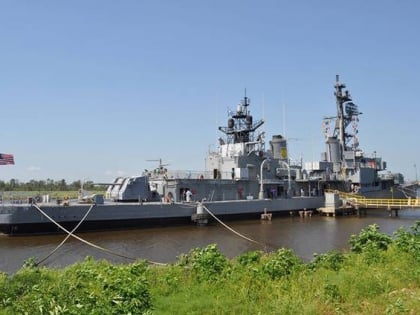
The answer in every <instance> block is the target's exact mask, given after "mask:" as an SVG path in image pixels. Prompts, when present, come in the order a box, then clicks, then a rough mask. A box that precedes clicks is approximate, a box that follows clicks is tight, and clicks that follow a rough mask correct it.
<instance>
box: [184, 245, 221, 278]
mask: <svg viewBox="0 0 420 315" xmlns="http://www.w3.org/2000/svg"><path fill="white" fill-rule="evenodd" d="M180 265H181V266H186V267H190V268H192V270H193V271H194V272H195V274H196V276H197V279H198V280H199V281H202V280H205V281H209V280H217V279H218V278H219V276H220V275H221V274H222V272H223V271H224V270H225V268H226V267H227V266H228V260H227V259H226V257H225V256H224V255H223V254H222V253H221V252H220V250H219V249H218V248H217V245H216V244H210V245H208V246H207V247H205V248H195V249H193V250H191V251H190V253H189V254H188V255H184V256H181V258H180Z"/></svg>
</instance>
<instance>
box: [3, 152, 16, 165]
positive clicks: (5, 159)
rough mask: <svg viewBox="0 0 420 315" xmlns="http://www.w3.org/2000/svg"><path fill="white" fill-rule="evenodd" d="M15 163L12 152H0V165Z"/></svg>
mask: <svg viewBox="0 0 420 315" xmlns="http://www.w3.org/2000/svg"><path fill="white" fill-rule="evenodd" d="M8 164H15V158H14V157H13V154H4V153H0V165H8Z"/></svg>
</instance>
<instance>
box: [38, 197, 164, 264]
mask: <svg viewBox="0 0 420 315" xmlns="http://www.w3.org/2000/svg"><path fill="white" fill-rule="evenodd" d="M33 206H34V207H35V208H36V209H37V210H38V211H39V212H40V213H41V214H42V215H44V216H45V217H46V218H47V219H48V220H50V221H51V222H52V223H54V224H55V225H56V226H58V227H59V228H60V229H61V230H63V231H64V232H66V233H67V234H69V235H70V236H72V237H74V238H75V239H77V240H79V241H81V242H82V243H85V244H86V245H89V246H92V247H94V248H96V249H99V250H101V251H104V252H106V253H109V254H111V255H115V256H119V257H122V258H126V259H131V260H137V258H133V257H129V256H125V255H122V254H119V253H117V252H114V251H112V250H109V249H107V248H104V247H101V246H99V245H96V244H93V243H91V242H89V241H86V240H84V239H83V238H81V237H79V236H77V235H76V234H72V232H70V231H68V230H67V229H66V228H65V227H63V226H61V225H60V224H59V223H58V222H56V221H54V219H53V218H51V217H50V216H49V215H48V214H46V213H45V212H44V211H42V210H41V208H39V207H38V205H36V204H33ZM146 261H147V262H148V263H150V264H154V265H159V266H166V265H167V264H164V263H160V262H154V261H151V260H146Z"/></svg>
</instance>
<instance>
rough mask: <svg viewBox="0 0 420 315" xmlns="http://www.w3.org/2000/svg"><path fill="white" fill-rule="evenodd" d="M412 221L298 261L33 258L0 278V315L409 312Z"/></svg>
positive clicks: (418, 268)
mask: <svg viewBox="0 0 420 315" xmlns="http://www.w3.org/2000/svg"><path fill="white" fill-rule="evenodd" d="M419 230H420V221H419V222H417V223H416V225H415V226H414V227H413V228H412V230H411V231H406V230H403V229H400V230H399V231H398V232H397V233H396V234H395V235H394V238H389V237H387V236H386V235H384V234H382V233H380V232H379V230H378V227H377V226H375V225H373V226H370V227H368V228H367V229H365V230H362V231H361V232H360V234H359V235H355V236H352V238H351V242H350V243H351V248H352V249H351V251H349V252H345V253H340V252H337V251H331V252H328V253H325V254H322V255H318V256H316V257H314V259H313V260H312V261H311V262H309V263H304V262H303V261H302V260H300V259H299V258H298V257H297V256H296V255H295V254H294V253H293V252H292V251H291V250H288V249H279V250H277V251H276V252H272V253H263V252H250V253H246V254H243V255H240V256H238V257H236V258H234V259H230V260H229V259H227V258H226V257H225V256H224V255H223V254H222V253H221V252H220V251H219V250H218V248H217V246H216V245H209V246H207V247H206V248H196V249H194V250H192V251H191V252H190V253H188V254H186V255H183V256H182V257H180V258H179V260H178V262H177V263H175V264H171V265H168V266H165V267H161V266H151V265H147V264H146V263H145V262H136V263H134V264H129V265H117V266H115V265H112V264H110V263H108V262H105V261H93V260H92V259H87V260H85V261H84V262H81V263H78V264H75V265H73V266H69V267H67V268H64V269H62V270H54V269H46V268H38V267H36V264H35V262H34V261H33V260H29V261H27V263H26V265H25V266H24V267H23V268H22V269H21V270H20V271H19V272H17V273H16V274H14V275H12V276H7V275H5V274H0V314H25V313H27V314H387V315H391V314H418V310H419V309H420V233H419Z"/></svg>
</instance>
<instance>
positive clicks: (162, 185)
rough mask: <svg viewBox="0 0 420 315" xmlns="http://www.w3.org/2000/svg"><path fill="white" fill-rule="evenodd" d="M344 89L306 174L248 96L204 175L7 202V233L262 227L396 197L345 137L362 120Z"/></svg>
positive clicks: (3, 213)
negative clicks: (333, 201) (219, 223)
mask: <svg viewBox="0 0 420 315" xmlns="http://www.w3.org/2000/svg"><path fill="white" fill-rule="evenodd" d="M344 87H345V86H344V84H341V83H340V82H339V80H338V76H337V82H336V85H335V96H336V100H337V116H336V117H333V118H334V119H335V121H336V123H335V126H334V128H333V130H332V133H331V134H328V136H327V137H326V146H327V150H326V152H325V153H323V154H322V156H321V160H320V161H317V162H310V163H306V166H305V168H304V167H303V165H302V164H292V163H291V162H290V161H291V160H290V158H289V155H288V147H287V139H286V138H285V137H283V136H281V135H274V136H272V139H271V140H270V141H269V143H268V145H267V147H266V141H265V133H264V132H262V131H259V128H260V127H261V126H262V125H263V124H264V121H263V120H257V121H254V119H253V116H252V115H251V112H250V110H249V106H250V99H249V98H248V97H247V96H246V95H245V96H244V98H243V100H242V101H241V102H240V103H239V104H238V105H237V106H236V109H235V110H233V111H231V112H230V113H229V114H228V120H227V126H223V127H219V131H220V132H221V133H222V137H220V138H219V143H218V147H217V149H216V150H215V151H210V152H208V155H207V157H206V160H205V170H204V171H203V172H196V173H193V172H190V171H173V170H168V169H167V168H166V165H164V164H163V163H162V161H160V163H159V165H158V167H157V168H155V169H154V170H150V171H149V170H145V171H144V172H143V174H141V175H139V176H131V177H120V178H117V179H115V181H114V182H113V183H112V184H110V185H109V187H108V189H107V191H106V194H105V196H102V195H88V194H86V193H84V192H83V191H81V194H80V197H79V198H78V199H77V200H65V201H59V200H58V201H57V200H53V201H50V200H48V199H49V198H42V200H41V202H37V203H34V202H33V200H32V202H26V203H6V202H2V204H1V205H0V231H1V232H3V233H5V234H10V235H13V234H22V233H26V234H27V233H51V232H52V233H54V232H61V229H60V228H59V227H58V225H61V226H62V227H64V228H66V229H67V230H72V229H74V228H75V227H77V229H78V230H108V229H113V228H130V227H139V226H152V225H160V226H162V225H168V224H173V223H175V222H176V223H184V224H191V222H194V221H196V222H198V223H202V222H206V221H207V220H208V219H209V216H208V214H209V213H211V214H213V215H214V216H217V217H218V218H221V219H231V218H240V219H242V218H258V219H259V218H260V216H261V214H262V213H264V212H267V211H268V212H269V213H271V214H272V215H274V216H275V215H279V214H281V213H283V214H289V213H290V212H292V213H293V212H296V211H300V210H308V211H309V210H315V209H318V208H320V207H322V206H323V205H324V191H325V190H326V189H340V190H347V191H354V192H356V191H357V192H360V193H369V192H370V191H375V192H378V191H386V190H389V188H390V187H392V186H393V185H394V184H395V177H390V178H381V177H380V176H379V175H378V172H379V171H382V170H384V169H385V167H386V164H385V162H383V161H382V160H381V159H380V158H378V157H365V156H364V154H363V152H362V151H361V150H360V149H359V148H358V141H357V139H356V137H355V135H354V134H353V135H351V134H349V133H347V132H346V128H347V127H348V126H349V125H351V124H354V123H355V122H357V119H358V115H359V114H360V113H359V112H358V108H357V106H356V105H355V104H354V103H353V102H352V100H351V97H350V94H349V93H348V92H347V91H343V88H344ZM331 119H332V118H329V120H331ZM350 140H352V141H350ZM204 209H205V210H206V211H204ZM80 222H82V223H81V224H80V226H79V223H80Z"/></svg>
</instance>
